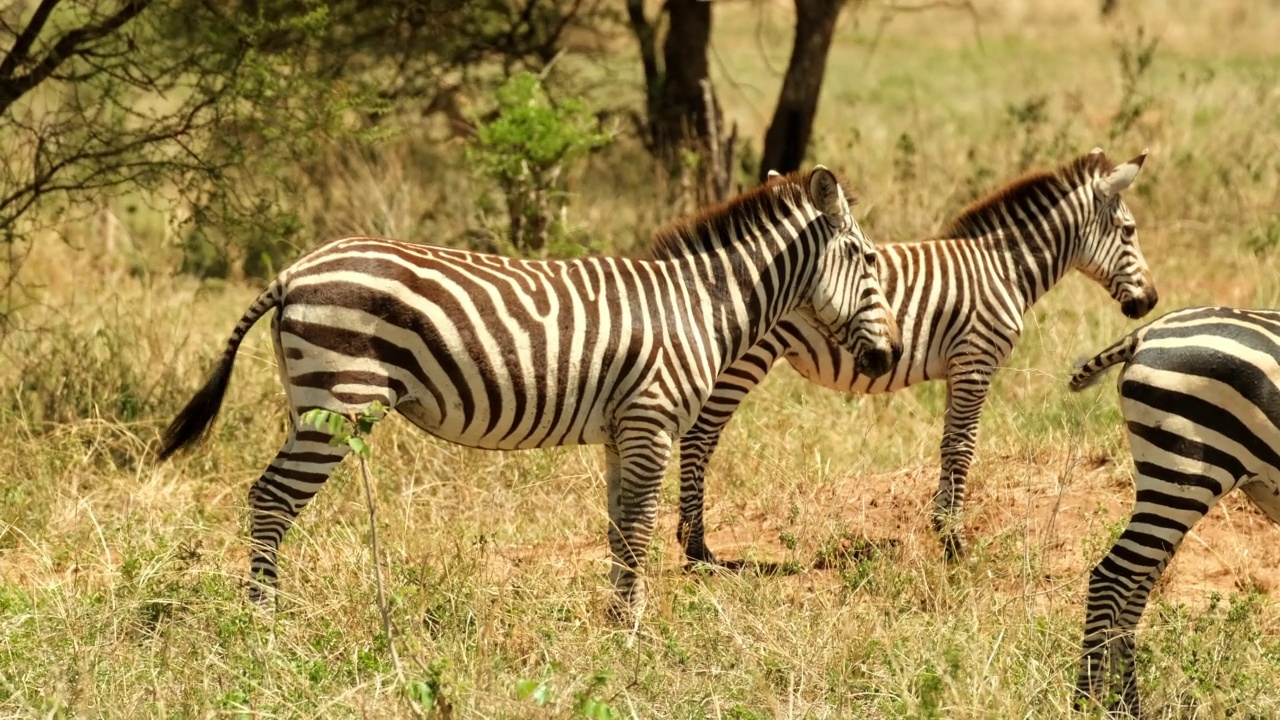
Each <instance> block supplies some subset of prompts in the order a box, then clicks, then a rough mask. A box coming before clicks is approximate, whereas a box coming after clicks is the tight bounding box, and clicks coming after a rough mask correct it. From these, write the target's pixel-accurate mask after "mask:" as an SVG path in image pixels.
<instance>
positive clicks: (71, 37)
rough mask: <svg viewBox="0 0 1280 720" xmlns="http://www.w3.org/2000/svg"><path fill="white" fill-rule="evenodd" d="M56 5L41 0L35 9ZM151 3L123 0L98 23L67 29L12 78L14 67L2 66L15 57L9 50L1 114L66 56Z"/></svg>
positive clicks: (0, 77) (1, 81)
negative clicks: (50, 46) (18, 74)
mask: <svg viewBox="0 0 1280 720" xmlns="http://www.w3.org/2000/svg"><path fill="white" fill-rule="evenodd" d="M57 4H58V0H44V2H42V3H41V4H40V7H39V8H37V9H36V12H37V13H39V12H40V11H41V10H43V9H44V8H45V7H46V6H48V8H49V12H52V11H53V6H55V5H57ZM150 4H151V0H126V2H125V4H124V6H123V7H121V8H120V9H119V10H118V11H116V13H115V14H114V15H111V16H109V17H107V18H106V19H105V20H103V21H102V22H101V23H99V24H97V25H83V26H81V27H78V28H76V29H75V30H71V31H68V32H67V33H66V34H64V35H63V36H62V37H60V38H58V41H57V42H55V43H54V44H53V47H52V48H50V49H49V52H47V53H45V55H44V57H42V58H40V60H39V61H37V62H36V64H35V66H34V67H32V68H31V70H30V71H29V72H27V73H26V74H24V75H20V76H17V77H13V76H12V75H11V73H12V71H13V68H10V69H9V72H10V74H6V73H4V72H3V71H4V69H5V67H4V66H6V65H9V60H10V58H12V57H15V55H14V52H12V51H11V52H10V53H9V57H6V58H5V62H4V64H3V65H0V113H3V112H5V111H6V110H8V109H9V106H10V105H12V104H13V103H14V102H15V101H17V100H18V98H20V97H22V96H23V95H25V94H27V93H28V92H30V91H31V89H32V88H34V87H35V86H37V85H39V84H40V83H42V82H44V81H45V80H46V79H48V78H49V76H50V75H52V74H53V73H54V71H56V70H57V69H58V66H59V65H61V64H62V63H63V62H65V61H66V60H67V59H68V58H70V57H72V56H74V55H82V54H84V53H85V52H86V51H87V48H86V47H85V46H86V45H88V44H89V43H92V42H95V41H97V40H100V39H102V38H104V37H107V36H108V35H110V34H112V33H114V32H115V31H117V30H119V29H120V28H121V27H124V25H125V23H127V22H129V21H130V20H132V19H134V18H135V17H137V16H138V14H139V13H141V12H142V11H143V10H145V9H147V7H148V6H149V5H150ZM47 19H48V17H47V15H46V16H45V18H43V19H41V21H40V23H39V25H40V28H42V27H43V25H44V22H45V21H46V20H47ZM36 24H37V23H36V22H35V18H33V19H32V22H31V23H30V24H29V25H28V26H27V28H26V29H24V30H23V32H22V35H23V37H20V38H19V39H18V40H19V44H21V42H22V40H23V38H24V37H26V36H27V35H28V34H29V33H28V31H30V30H31V29H32V28H33V27H36ZM40 28H37V29H36V31H35V34H37V35H38V34H39V32H40ZM34 39H35V38H34V37H32V38H31V39H30V40H29V41H28V46H27V49H26V50H24V51H23V53H22V55H21V56H19V57H18V61H21V60H23V59H25V56H26V54H27V52H28V51H29V50H30V43H31V42H34ZM17 49H18V45H15V46H14V50H17Z"/></svg>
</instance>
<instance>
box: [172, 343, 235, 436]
mask: <svg viewBox="0 0 1280 720" xmlns="http://www.w3.org/2000/svg"><path fill="white" fill-rule="evenodd" d="M235 362H236V356H235V354H234V352H233V353H227V354H224V355H223V356H222V358H221V359H219V360H218V365H217V367H215V368H214V369H213V373H212V374H211V375H210V376H209V379H208V380H207V381H206V382H205V384H204V387H202V388H200V390H199V392H197V393H196V394H195V397H193V398H191V401H190V402H188V403H187V406H186V407H184V408H182V412H180V413H178V417H176V418H174V419H173V422H172V423H169V427H167V428H165V431H164V439H163V441H162V443H161V445H160V452H159V457H160V459H161V460H165V459H167V458H168V457H169V456H170V455H172V454H174V453H175V452H177V451H178V450H181V449H182V448H184V447H186V446H187V445H190V444H191V443H193V442H196V441H197V440H199V439H200V438H201V436H203V435H204V434H205V432H206V431H207V430H208V429H209V426H211V425H213V421H214V419H215V418H217V417H218V410H220V409H221V408H222V396H223V395H225V394H226V392H227V383H228V382H229V381H230V380H231V368H232V366H233V365H235Z"/></svg>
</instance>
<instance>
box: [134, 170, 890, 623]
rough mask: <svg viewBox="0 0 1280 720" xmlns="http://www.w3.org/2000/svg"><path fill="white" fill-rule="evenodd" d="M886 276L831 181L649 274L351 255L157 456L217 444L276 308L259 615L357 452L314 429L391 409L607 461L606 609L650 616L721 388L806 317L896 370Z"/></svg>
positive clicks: (714, 216)
mask: <svg viewBox="0 0 1280 720" xmlns="http://www.w3.org/2000/svg"><path fill="white" fill-rule="evenodd" d="M876 258H877V255H876V249H875V247H874V245H873V244H872V243H871V242H870V241H868V240H867V239H866V238H865V237H864V236H863V233H862V230H861V228H860V227H859V226H858V223H857V222H856V221H855V220H854V218H853V215H852V214H851V212H850V208H849V202H848V200H847V198H846V195H845V193H844V191H843V190H842V189H841V187H840V185H839V181H838V180H837V178H836V176H835V175H834V174H833V173H832V172H831V171H830V170H828V169H826V168H824V167H822V166H820V165H819V166H817V167H816V168H815V169H814V170H813V171H811V172H810V173H807V174H805V175H799V174H793V175H790V176H788V177H787V178H785V180H784V181H781V182H778V183H775V184H773V185H771V186H769V187H767V188H764V187H762V188H757V189H755V190H753V191H750V192H747V193H744V194H743V195H741V196H739V197H737V198H735V199H733V200H732V201H730V202H728V203H726V204H723V205H721V206H718V207H715V208H711V209H708V210H706V211H704V212H703V213H701V214H700V215H698V216H696V217H694V218H692V219H688V220H685V221H680V222H676V223H674V224H672V225H671V226H669V227H667V228H665V229H664V230H662V231H660V232H659V233H658V237H657V240H656V250H655V253H654V259H652V260H629V259H621V258H586V259H578V260H565V261H524V260H515V259H510V258H506V257H501V256H496V255H485V254H480V253H473V252H465V251H461V250H452V249H444V248H438V247H430V246H424V245H416V244H409V243H403V242H396V241H393V240H386V239H378V238H367V237H357V238H347V239H343V240H337V241H334V242H332V243H329V244H327V245H324V246H322V247H320V248H318V249H316V250H315V251H313V252H311V253H310V254H308V255H306V256H304V257H303V258H301V259H300V260H298V261H297V262H296V263H294V264H293V265H292V266H291V267H289V268H287V269H286V270H284V271H283V272H281V273H280V275H279V276H277V277H276V278H275V279H274V280H273V281H272V282H271V284H270V285H269V286H268V287H267V289H266V290H265V291H264V292H263V293H262V294H261V295H260V296H259V297H258V298H257V300H255V301H254V303H253V304H252V306H250V308H249V310H248V311H247V312H246V313H245V315H244V317H243V318H242V319H241V320H240V322H239V324H238V325H236V327H235V330H234V331H233V332H232V334H231V337H230V339H229V340H228V341H227V345H226V350H225V351H224V352H223V354H222V357H221V359H220V360H219V361H218V364H217V366H216V367H215V369H214V370H213V373H212V374H211V376H210V377H209V379H208V381H207V382H206V384H205V385H204V387H203V388H202V389H200V390H199V391H198V392H197V393H196V394H195V396H194V397H193V398H192V399H191V401H190V402H189V403H188V405H187V406H186V407H185V408H184V409H183V410H182V411H181V413H180V414H179V415H178V416H177V418H176V419H175V420H174V421H173V423H172V424H171V425H170V426H169V427H168V429H167V430H166V431H165V434H164V438H163V445H162V447H161V449H160V452H159V455H160V458H161V459H164V458H167V457H169V456H170V455H171V454H173V453H174V452H175V451H177V450H178V449H180V448H182V447H184V446H186V445H189V444H190V443H192V442H194V441H196V440H197V439H198V438H199V437H200V436H201V435H202V434H203V433H204V432H205V431H206V430H207V429H208V428H209V426H210V425H211V423H212V422H213V420H214V418H215V416H216V415H217V412H218V409H219V406H220V404H221V402H222V396H223V394H224V393H225V391H226V388H227V383H228V380H229V378H230V375H231V370H232V364H233V363H234V361H235V355H236V350H237V348H239V346H240V343H241V341H242V340H243V339H244V336H245V334H246V332H247V331H248V330H249V328H250V327H252V326H253V324H254V323H255V322H256V321H257V320H258V319H259V318H261V317H262V316H263V315H264V314H266V313H267V312H268V311H269V310H271V309H273V308H274V309H275V310H276V313H275V317H274V319H273V321H272V324H271V330H272V339H273V342H274V345H275V352H276V360H277V364H278V369H279V372H280V376H281V379H282V382H283V383H284V386H285V390H286V395H287V398H288V402H289V416H290V421H291V422H290V429H289V434H288V437H287V438H286V440H285V442H284V446H283V447H282V448H281V449H280V452H279V454H277V455H276V457H275V460H274V461H272V462H271V464H270V465H269V466H268V467H267V469H266V471H265V472H264V473H263V474H262V476H261V477H260V478H259V479H258V480H257V482H255V483H254V484H253V487H252V488H251V489H250V492H249V503H250V506H251V512H252V528H251V534H252V542H253V551H252V555H251V561H250V597H251V598H252V599H253V600H254V601H258V602H260V601H261V600H262V598H263V596H264V595H265V594H266V592H267V591H269V590H271V589H273V588H274V587H275V586H276V585H277V580H278V574H277V569H276V556H277V553H278V550H279V546H280V543H281V542H282V541H283V539H284V536H285V534H286V533H287V532H288V530H289V527H290V526H291V525H292V524H293V522H294V520H295V518H296V517H297V515H298V513H299V512H301V511H302V509H303V508H304V507H305V506H306V505H307V503H308V502H310V501H311V499H312V497H314V496H315V494H316V492H318V491H319V490H320V487H321V486H322V485H323V484H324V482H325V480H327V479H328V478H329V475H330V474H331V473H332V472H333V470H334V468H335V467H336V466H337V465H338V463H339V462H340V461H341V460H342V458H343V456H344V455H345V454H346V453H347V448H346V447H342V446H337V447H335V446H333V445H330V444H329V440H330V439H331V437H332V436H331V435H330V434H329V433H328V432H327V431H325V430H323V429H321V428H318V427H311V426H305V427H304V426H302V424H301V421H300V418H301V416H302V415H303V414H304V413H306V412H307V411H309V410H312V409H323V410H328V411H332V412H338V413H341V414H343V415H352V414H356V413H361V412H365V411H367V410H368V408H370V407H371V406H372V404H373V403H374V402H375V401H377V402H378V403H381V405H382V406H383V407H385V408H388V409H395V410H398V411H399V412H400V414H401V415H402V416H404V417H405V418H406V419H407V420H408V421H409V422H411V423H413V424H414V425H416V426H417V427H419V428H421V429H422V430H425V431H426V432H428V433H430V434H432V435H434V436H436V437H438V438H441V439H443V440H448V441H450V442H454V443H457V444H460V445H465V446H469V447H474V448H486V449H493V450H516V449H525V448H545V447H553V446H562V445H576V444H593V445H595V444H599V445H604V446H605V458H606V471H605V474H606V481H607V487H608V490H607V495H608V515H609V520H610V526H609V530H608V537H609V546H610V550H611V552H612V559H613V563H612V567H611V571H610V579H611V580H612V582H613V585H614V587H615V589H616V591H617V596H616V597H615V598H614V600H613V601H612V603H611V605H612V607H611V609H612V610H613V611H614V612H615V613H620V612H626V611H628V610H634V611H636V612H638V611H639V610H640V609H641V608H642V607H643V599H644V586H643V580H642V579H640V578H639V575H638V573H639V572H640V571H641V570H642V566H643V563H644V559H645V555H646V547H647V545H648V543H649V540H650V536H651V534H652V530H653V525H654V519H655V515H656V508H657V495H658V488H659V483H660V481H661V479H662V476H663V472H664V470H665V468H666V467H667V463H668V460H669V458H670V452H671V445H672V443H673V441H674V439H675V438H677V437H679V436H680V434H681V433H682V432H683V431H685V430H686V429H688V428H689V426H690V425H692V423H693V419H694V417H695V415H696V414H697V412H698V408H699V407H701V406H702V403H703V402H704V401H705V400H706V398H707V396H708V395H709V394H710V393H711V388H712V385H713V383H714V380H715V378H716V376H717V375H718V374H719V373H720V372H721V371H722V370H724V368H726V367H728V366H729V365H730V364H732V363H733V362H734V361H736V360H737V359H738V358H739V357H740V356H741V355H742V354H743V353H745V352H746V351H747V350H748V349H749V348H750V347H751V346H753V345H755V344H756V343H757V342H758V341H759V340H760V339H761V338H762V337H764V335H765V334H766V333H768V332H769V331H770V330H771V329H772V328H773V326H774V325H775V324H776V323H777V322H778V320H779V319H780V318H782V317H783V316H784V315H787V314H788V313H791V312H792V311H797V310H798V311H800V312H802V313H803V314H804V315H806V317H810V318H812V319H813V322H815V323H816V324H817V325H818V326H821V327H823V328H825V329H824V333H828V334H829V335H830V336H831V338H832V339H833V341H834V342H838V343H840V344H842V345H844V346H847V347H849V348H850V350H851V352H853V353H854V354H855V355H856V356H857V358H858V360H857V363H858V367H859V368H860V369H861V370H862V371H863V372H866V373H868V374H870V375H878V374H880V373H882V372H884V371H885V370H887V369H888V367H889V365H890V364H891V363H892V362H893V361H894V360H895V359H896V358H897V356H898V355H899V354H900V353H901V345H900V342H899V339H898V330H897V327H896V325H895V323H894V320H893V317H892V315H891V314H890V313H889V311H888V305H887V304H886V302H885V299H884V294H883V292H882V291H881V289H880V282H879V279H878V275H879V269H878V264H877V262H876Z"/></svg>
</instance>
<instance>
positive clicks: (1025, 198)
mask: <svg viewBox="0 0 1280 720" xmlns="http://www.w3.org/2000/svg"><path fill="white" fill-rule="evenodd" d="M1113 169H1115V165H1114V164H1113V163H1112V162H1111V161H1110V160H1108V159H1107V156H1106V154H1105V153H1103V152H1101V151H1099V152H1092V153H1088V154H1086V155H1081V156H1080V157H1077V158H1075V159H1073V160H1069V161H1067V162H1066V163H1064V164H1062V165H1061V166H1059V167H1057V168H1055V169H1053V170H1039V171H1032V172H1029V173H1027V174H1025V175H1023V176H1021V177H1019V178H1017V179H1015V180H1013V181H1011V182H1009V183H1007V184H1006V185H1004V186H1003V187H1001V188H998V189H996V190H993V191H991V192H990V193H987V194H986V195H985V196H983V197H981V198H979V199H977V200H975V201H973V202H971V203H969V204H968V205H967V206H966V207H965V208H964V209H963V210H961V211H960V214H958V215H956V216H955V217H954V218H952V219H951V221H950V222H948V223H947V224H946V226H944V227H943V228H942V230H941V231H939V233H938V237H940V238H971V237H979V236H982V235H985V234H987V233H989V232H990V231H991V228H992V227H995V226H998V225H1000V224H1002V223H1003V221H1004V218H1005V213H1008V212H1010V211H1012V210H1013V209H1015V208H1017V207H1018V206H1021V205H1027V204H1031V205H1033V206H1036V205H1040V204H1041V203H1043V199H1044V198H1061V197H1063V196H1065V195H1067V194H1068V193H1070V192H1072V191H1073V190H1075V189H1076V188H1078V187H1080V185H1082V184H1083V183H1085V182H1087V181H1089V180H1091V179H1093V178H1095V177H1098V176H1099V175H1101V174H1104V173H1109V172H1111V171H1112V170H1113Z"/></svg>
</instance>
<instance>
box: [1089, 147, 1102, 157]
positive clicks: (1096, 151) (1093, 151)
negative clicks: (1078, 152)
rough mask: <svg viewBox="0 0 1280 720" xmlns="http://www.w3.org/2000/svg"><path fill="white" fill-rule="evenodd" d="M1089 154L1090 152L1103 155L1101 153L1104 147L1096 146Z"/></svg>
mask: <svg viewBox="0 0 1280 720" xmlns="http://www.w3.org/2000/svg"><path fill="white" fill-rule="evenodd" d="M1089 154H1090V155H1101V154H1102V148H1100V147H1095V148H1094V149H1092V150H1090V151H1089Z"/></svg>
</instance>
